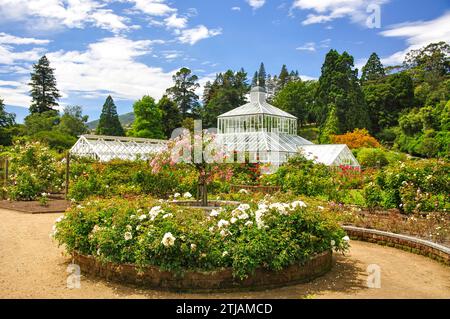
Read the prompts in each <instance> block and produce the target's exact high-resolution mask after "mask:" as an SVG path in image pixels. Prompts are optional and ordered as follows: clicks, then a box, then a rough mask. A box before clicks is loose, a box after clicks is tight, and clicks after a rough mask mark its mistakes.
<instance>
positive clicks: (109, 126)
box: [96, 95, 125, 136]
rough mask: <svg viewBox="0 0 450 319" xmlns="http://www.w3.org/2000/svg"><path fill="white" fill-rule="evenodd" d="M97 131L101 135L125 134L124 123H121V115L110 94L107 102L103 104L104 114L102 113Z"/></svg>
mask: <svg viewBox="0 0 450 319" xmlns="http://www.w3.org/2000/svg"><path fill="white" fill-rule="evenodd" d="M96 133H97V134H99V135H112V136H124V135H125V132H124V130H123V127H122V124H120V121H119V115H117V108H116V105H115V104H114V100H113V99H112V97H111V95H108V97H107V98H106V101H105V104H103V109H102V114H101V115H100V121H99V123H98V126H97V131H96Z"/></svg>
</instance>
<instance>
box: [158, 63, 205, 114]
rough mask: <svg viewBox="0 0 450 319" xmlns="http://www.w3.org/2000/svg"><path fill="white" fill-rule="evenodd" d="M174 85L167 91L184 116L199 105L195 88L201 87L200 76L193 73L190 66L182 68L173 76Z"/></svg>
mask: <svg viewBox="0 0 450 319" xmlns="http://www.w3.org/2000/svg"><path fill="white" fill-rule="evenodd" d="M172 78H173V81H174V86H172V87H170V88H168V89H167V90H166V93H167V94H168V95H169V96H170V98H171V99H172V101H174V102H175V103H176V104H177V106H178V108H179V109H180V111H181V114H182V115H183V118H185V117H186V115H187V114H188V113H189V112H191V111H192V110H193V109H194V108H196V107H197V106H198V95H197V94H195V90H196V89H197V88H199V87H200V85H199V84H198V83H197V81H198V77H197V76H196V75H192V74H191V70H189V69H188V68H181V69H180V70H179V71H178V72H177V73H176V74H175V75H174V76H173V77H172Z"/></svg>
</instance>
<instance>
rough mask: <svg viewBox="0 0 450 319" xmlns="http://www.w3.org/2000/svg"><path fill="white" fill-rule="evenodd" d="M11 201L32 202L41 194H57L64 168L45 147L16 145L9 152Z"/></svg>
mask: <svg viewBox="0 0 450 319" xmlns="http://www.w3.org/2000/svg"><path fill="white" fill-rule="evenodd" d="M9 158H10V163H11V166H10V172H11V175H10V182H11V186H9V187H8V193H9V195H10V197H11V198H12V199H16V200H33V199H35V198H36V197H37V196H38V195H40V194H41V193H44V192H45V193H46V192H52V191H60V190H61V188H62V183H63V179H62V176H63V165H62V163H61V162H58V161H57V159H56V156H55V154H53V153H52V152H51V151H50V150H49V148H48V147H47V146H45V145H44V144H42V143H40V142H27V143H24V144H21V143H17V144H15V145H14V146H13V147H12V149H11V150H10V152H9Z"/></svg>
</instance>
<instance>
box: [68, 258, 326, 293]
mask: <svg viewBox="0 0 450 319" xmlns="http://www.w3.org/2000/svg"><path fill="white" fill-rule="evenodd" d="M73 259H74V263H76V264H78V265H79V266H80V268H81V271H82V272H83V273H85V274H89V275H94V276H97V277H101V278H104V279H107V280H111V281H115V282H120V283H128V284H135V285H139V286H145V287H149V288H153V289H163V290H175V291H196V292H211V291H236V290H260V289H268V288H275V287H281V286H287V285H292V284H297V283H303V282H308V281H311V280H312V279H314V278H316V277H319V276H321V275H323V274H325V273H326V272H328V271H329V270H330V269H331V267H332V252H331V251H326V252H323V253H321V254H318V255H316V256H315V257H313V258H311V259H309V260H308V261H306V262H305V263H303V264H294V265H291V266H289V267H287V268H285V269H283V270H280V271H270V270H266V269H262V268H259V269H256V271H255V273H254V274H253V275H251V276H249V277H248V278H247V279H244V280H242V281H241V280H239V279H235V278H233V275H232V270H231V269H229V268H226V269H221V270H217V271H211V272H194V271H188V272H185V273H184V274H183V275H176V274H174V273H172V272H168V271H161V270H160V269H159V268H158V267H153V266H149V267H146V268H145V269H144V270H143V271H142V272H138V271H137V269H136V267H135V266H134V265H132V264H120V265H119V264H114V263H101V262H99V261H98V260H97V259H95V258H94V257H92V256H84V255H80V254H77V253H74V254H73Z"/></svg>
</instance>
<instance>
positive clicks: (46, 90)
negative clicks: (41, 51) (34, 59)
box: [29, 55, 61, 113]
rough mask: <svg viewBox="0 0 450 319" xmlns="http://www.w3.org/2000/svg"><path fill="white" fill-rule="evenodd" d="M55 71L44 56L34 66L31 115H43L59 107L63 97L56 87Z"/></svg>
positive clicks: (31, 83) (31, 84)
mask: <svg viewBox="0 0 450 319" xmlns="http://www.w3.org/2000/svg"><path fill="white" fill-rule="evenodd" d="M53 71H54V69H52V68H51V67H50V62H49V61H48V59H47V57H46V56H45V55H44V56H43V57H42V58H40V59H39V61H38V63H37V64H34V65H33V72H32V73H31V82H30V83H29V85H30V86H31V91H30V93H31V106H30V112H31V113H43V112H46V111H51V110H53V107H55V106H58V102H57V100H58V99H59V98H60V97H61V95H60V94H59V90H58V89H57V87H56V78H55V75H54V74H53Z"/></svg>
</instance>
